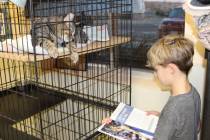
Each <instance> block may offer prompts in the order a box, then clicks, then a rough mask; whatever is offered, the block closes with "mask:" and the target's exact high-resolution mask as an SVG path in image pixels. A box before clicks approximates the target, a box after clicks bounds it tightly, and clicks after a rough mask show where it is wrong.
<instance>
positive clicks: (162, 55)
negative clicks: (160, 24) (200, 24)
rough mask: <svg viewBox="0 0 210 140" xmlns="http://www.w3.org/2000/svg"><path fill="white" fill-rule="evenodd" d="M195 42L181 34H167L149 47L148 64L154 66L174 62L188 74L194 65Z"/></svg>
mask: <svg viewBox="0 0 210 140" xmlns="http://www.w3.org/2000/svg"><path fill="white" fill-rule="evenodd" d="M193 55H194V48H193V43H192V42H191V41H190V40H188V39H186V38H184V37H183V36H181V35H167V36H165V37H163V38H161V39H159V40H158V41H157V42H155V43H154V45H153V46H152V47H151V48H150V49H149V51H148V53H147V59H148V61H147V65H148V66H149V67H152V68H154V67H155V66H156V65H163V66H164V65H167V64H169V63H173V64H175V65H177V67H178V68H179V69H180V70H181V71H182V72H184V73H186V74H188V72H189V70H190V69H191V67H192V66H193V60H192V59H193Z"/></svg>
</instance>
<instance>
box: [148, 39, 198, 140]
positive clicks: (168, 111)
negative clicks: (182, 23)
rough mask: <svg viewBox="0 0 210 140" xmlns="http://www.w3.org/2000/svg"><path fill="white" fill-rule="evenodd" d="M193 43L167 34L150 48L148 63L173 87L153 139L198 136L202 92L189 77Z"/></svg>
mask: <svg viewBox="0 0 210 140" xmlns="http://www.w3.org/2000/svg"><path fill="white" fill-rule="evenodd" d="M193 54H194V50H193V44H192V43H191V41H189V40H188V39H186V38H184V37H182V36H177V35H168V36H165V37H163V38H162V39H160V40H158V41H157V42H156V43H155V44H154V45H153V46H152V47H151V48H150V50H149V51H148V53H147V57H148V66H150V67H152V68H153V69H154V70H155V75H156V76H157V78H158V79H159V81H160V82H161V83H162V84H163V85H166V86H168V87H169V88H170V90H171V96H170V98H169V100H168V102H167V103H166V105H165V106H164V108H163V110H162V112H161V113H160V115H159V114H158V112H148V114H153V115H157V116H159V121H158V125H157V128H156V131H155V136H154V140H197V132H198V129H199V124H200V106H201V101H200V96H199V94H198V92H197V90H196V89H195V88H194V86H193V85H191V84H190V83H189V81H188V78H187V75H188V73H189V70H190V69H191V67H192V65H193V60H192V58H193Z"/></svg>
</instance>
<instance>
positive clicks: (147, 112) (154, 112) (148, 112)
mask: <svg viewBox="0 0 210 140" xmlns="http://www.w3.org/2000/svg"><path fill="white" fill-rule="evenodd" d="M146 114H147V115H155V116H158V117H159V116H160V112H158V111H146Z"/></svg>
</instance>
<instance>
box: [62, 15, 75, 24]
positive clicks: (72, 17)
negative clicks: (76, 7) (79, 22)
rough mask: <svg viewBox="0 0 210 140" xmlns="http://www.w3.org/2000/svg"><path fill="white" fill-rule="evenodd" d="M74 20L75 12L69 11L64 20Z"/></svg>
mask: <svg viewBox="0 0 210 140" xmlns="http://www.w3.org/2000/svg"><path fill="white" fill-rule="evenodd" d="M73 20H74V14H73V13H68V14H67V15H66V16H65V17H64V21H66V22H69V21H73Z"/></svg>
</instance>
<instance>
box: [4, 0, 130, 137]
mask: <svg viewBox="0 0 210 140" xmlns="http://www.w3.org/2000/svg"><path fill="white" fill-rule="evenodd" d="M0 9H1V11H3V14H4V16H3V19H4V20H2V21H3V23H2V25H4V29H5V32H4V35H3V36H4V38H2V39H1V41H0V54H1V55H0V75H1V78H0V90H1V92H0V138H2V139H9V140H10V139H12V140H13V139H15V140H16V139H21V140H24V139H26V140H29V139H31V140H38V139H44V140H48V139H49V140H54V139H55V140H69V139H70V140H81V139H111V138H109V137H107V136H103V135H100V134H98V133H97V128H98V126H99V125H100V124H101V120H102V119H103V118H105V117H108V116H110V114H111V112H112V111H113V110H114V109H115V107H116V106H117V105H118V103H119V102H125V103H128V104H129V103H130V100H131V98H130V92H131V70H130V68H129V67H122V66H121V65H119V62H118V61H119V48H120V46H121V45H122V44H128V45H129V44H131V42H130V41H131V40H132V39H131V34H132V32H131V13H132V4H131V0H28V1H27V4H26V6H25V8H21V7H18V6H16V5H15V4H14V3H11V2H5V3H3V2H1V3H0ZM70 12H71V13H73V14H74V20H73V21H68V20H67V21H65V20H64V19H65V17H66V16H67V15H68V14H69V13H70ZM37 21H39V22H37ZM66 25H68V26H66ZM73 26H74V27H75V30H73V31H75V32H73V33H72V32H71V31H72V29H71V27H73ZM64 27H65V28H64ZM87 27H88V28H91V30H89V31H87V30H88V28H87ZM94 27H96V29H97V30H96V31H98V30H99V31H100V32H97V33H96V31H94ZM37 28H39V29H38V30H37ZM46 32H47V33H46ZM76 32H77V33H78V34H76ZM52 34H53V35H52ZM66 34H67V36H65V35H66ZM81 34H83V35H84V36H82V35H81ZM88 34H89V35H88ZM107 35H108V36H107ZM85 36H87V38H88V42H82V40H83V39H84V38H85ZM93 36H94V37H95V39H93ZM103 36H106V37H103ZM65 37H67V39H66V38H65ZM78 38H80V39H78ZM84 40H85V39H84ZM46 42H47V43H46ZM78 44H79V45H78ZM84 46H85V47H84ZM53 47H54V49H53V51H54V53H56V50H62V53H61V54H59V55H58V56H54V53H52V52H50V51H52V48H53ZM101 50H106V51H101ZM93 52H96V53H97V52H99V53H108V55H107V56H108V58H105V59H103V58H100V57H95V54H93ZM81 54H82V55H83V56H84V57H83V59H79V61H78V62H77V63H76V64H75V63H73V61H74V60H75V59H74V57H73V56H75V55H76V56H79V55H81ZM87 54H88V59H89V61H88V63H87V61H86V60H85V59H86V58H87V57H86V56H85V55H87ZM79 58H80V57H79ZM61 61H63V63H62V64H66V65H65V66H63V67H62V66H61V65H58V63H61ZM65 61H66V62H65ZM80 64H81V65H80ZM79 66H80V67H79Z"/></svg>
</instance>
